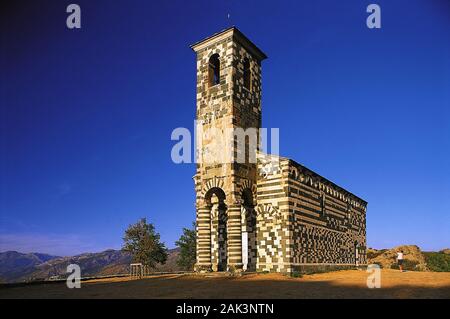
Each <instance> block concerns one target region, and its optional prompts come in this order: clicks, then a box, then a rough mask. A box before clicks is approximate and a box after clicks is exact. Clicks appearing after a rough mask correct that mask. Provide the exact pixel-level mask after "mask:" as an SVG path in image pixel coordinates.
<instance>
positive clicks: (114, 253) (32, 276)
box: [0, 249, 180, 282]
mask: <svg viewBox="0 0 450 319" xmlns="http://www.w3.org/2000/svg"><path fill="white" fill-rule="evenodd" d="M178 253H179V252H178V249H171V250H169V256H168V259H167V262H166V263H165V264H164V265H158V266H157V267H156V269H155V271H158V272H166V271H177V270H180V269H179V267H178V266H177V264H176V259H177V256H178ZM130 263H131V256H130V255H129V254H128V253H125V252H123V251H120V250H112V249H111V250H105V251H103V252H99V253H85V254H80V255H76V256H71V257H58V256H50V255H45V254H38V253H32V254H22V253H18V252H12V251H8V252H4V253H0V278H1V280H2V282H19V281H31V280H42V279H48V278H50V277H52V276H58V277H62V278H64V277H66V276H67V273H66V269H67V266H68V265H69V264H78V265H79V266H80V268H81V275H82V276H83V277H90V276H104V275H105V276H106V275H114V274H125V273H128V272H129V265H130Z"/></svg>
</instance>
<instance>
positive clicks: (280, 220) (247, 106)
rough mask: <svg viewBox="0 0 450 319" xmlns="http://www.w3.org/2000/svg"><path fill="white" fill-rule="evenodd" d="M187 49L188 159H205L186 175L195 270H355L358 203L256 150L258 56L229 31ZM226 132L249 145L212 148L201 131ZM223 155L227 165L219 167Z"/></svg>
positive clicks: (361, 244) (360, 233)
mask: <svg viewBox="0 0 450 319" xmlns="http://www.w3.org/2000/svg"><path fill="white" fill-rule="evenodd" d="M191 48H192V49H193V51H194V52H195V53H196V57H197V59H196V61H197V64H196V65H197V85H196V88H197V91H196V103H197V111H196V123H197V124H196V130H197V132H196V139H197V143H196V154H197V156H201V155H205V154H209V155H211V154H213V159H212V160H211V159H210V160H199V161H197V164H196V165H197V167H196V174H195V176H194V183H195V192H196V202H195V204H196V235H197V243H196V264H195V270H196V271H198V272H207V271H230V272H243V271H247V272H249V271H250V272H253V271H257V272H264V271H268V272H282V273H293V272H304V271H309V270H319V269H321V270H327V269H345V268H355V267H358V266H362V265H365V264H366V207H367V202H366V201H364V200H363V199H361V198H359V197H358V196H356V195H354V194H352V193H351V192H349V191H347V190H345V189H343V188H342V187H340V186H338V185H336V184H334V183H333V182H331V181H329V180H328V179H326V178H324V177H322V176H321V175H319V174H317V173H316V172H314V171H312V170H310V169H308V168H307V167H305V166H303V165H301V164H299V163H297V162H296V161H294V160H292V159H289V158H284V157H281V156H278V155H270V154H265V153H263V152H262V151H261V145H260V144H261V143H260V141H261V133H260V132H261V130H260V129H261V123H262V121H261V116H262V109H261V93H262V92H261V72H262V61H263V60H265V59H266V58H267V56H266V55H265V54H264V52H263V51H261V50H260V49H259V48H258V47H257V46H256V45H255V44H254V43H252V42H251V41H250V40H249V39H248V38H247V37H246V36H245V35H244V34H243V33H242V32H240V31H239V30H238V29H237V28H236V27H231V28H228V29H226V30H223V31H221V32H219V33H216V34H214V35H212V36H210V37H208V38H206V39H204V40H202V41H199V42H197V43H195V44H193V45H192V46H191ZM229 129H231V130H234V132H237V131H238V130H240V131H241V132H242V131H243V132H254V134H256V138H254V139H253V138H252V136H251V134H250V133H249V134H248V135H249V136H245V137H244V139H243V141H244V142H242V141H241V143H239V142H238V141H237V139H238V137H237V136H236V135H233V133H232V134H231V137H230V140H229V141H228V142H229V143H225V144H226V145H225V146H223V145H222V144H219V146H218V144H217V143H218V142H217V141H218V140H219V138H218V137H217V135H214V134H205V132H211V131H212V132H222V133H223V132H224V131H226V130H229ZM281 129H282V128H281ZM199 131H201V132H202V133H199ZM234 134H235V133H234ZM227 136H228V135H227ZM254 140H256V143H252V141H254ZM239 146H243V149H242V147H239ZM218 148H219V151H218V152H217V149H218ZM211 149H216V152H214V151H211ZM228 149H229V150H230V152H229V155H230V160H222V156H221V155H223V154H224V153H228ZM219 158H220V159H219ZM242 158H243V160H242ZM203 159H204V158H203Z"/></svg>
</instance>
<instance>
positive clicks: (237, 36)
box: [191, 26, 267, 61]
mask: <svg viewBox="0 0 450 319" xmlns="http://www.w3.org/2000/svg"><path fill="white" fill-rule="evenodd" d="M231 34H232V35H233V37H234V40H235V41H237V42H239V43H240V44H241V45H242V46H244V47H245V48H246V49H247V50H248V51H249V52H250V53H251V54H252V55H254V56H255V57H256V58H257V59H258V60H259V61H262V60H264V59H266V58H267V55H266V54H265V53H264V52H263V51H261V49H259V48H258V47H257V46H256V45H255V44H254V43H253V42H252V41H250V40H249V39H248V38H247V37H246V36H245V35H244V34H243V33H242V32H241V31H239V29H238V28H236V27H235V26H232V27H230V28H227V29H225V30H222V31H220V32H217V33H214V34H213V35H211V36H209V37H207V38H205V39H203V40H201V41H198V42H196V43H194V44H192V45H191V49H192V50H194V51H196V52H197V51H199V50H201V49H204V48H205V47H207V46H208V45H210V44H211V43H214V42H216V41H219V40H222V39H223V38H225V37H227V36H229V35H231Z"/></svg>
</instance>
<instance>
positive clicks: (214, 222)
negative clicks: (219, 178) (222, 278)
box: [211, 203, 220, 271]
mask: <svg viewBox="0 0 450 319" xmlns="http://www.w3.org/2000/svg"><path fill="white" fill-rule="evenodd" d="M219 215H220V213H219V204H217V203H216V204H213V205H212V207H211V268H212V271H218V270H219V258H220V256H219Z"/></svg>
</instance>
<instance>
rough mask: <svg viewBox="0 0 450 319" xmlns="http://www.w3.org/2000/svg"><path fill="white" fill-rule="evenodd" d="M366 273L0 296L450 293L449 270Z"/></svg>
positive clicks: (18, 291)
mask: <svg viewBox="0 0 450 319" xmlns="http://www.w3.org/2000/svg"><path fill="white" fill-rule="evenodd" d="M368 275H369V274H368V273H367V272H365V271H362V270H346V271H336V272H330V273H323V274H315V275H305V276H303V277H302V278H291V277H288V276H284V275H281V274H247V275H244V276H241V277H230V276H226V275H224V274H208V275H199V274H189V275H161V276H154V277H149V278H145V279H141V280H131V279H130V278H127V277H122V278H110V279H102V280H91V281H83V282H82V283H81V288H80V289H68V288H67V287H66V285H65V283H53V284H40V285H29V286H20V287H8V288H5V287H2V288H0V298H89V299H92V298H217V299H224V298H262V299H264V298H450V273H436V272H404V273H400V272H399V271H396V270H391V269H386V270H384V269H383V270H382V272H381V288H379V289H376V288H374V289H369V288H367V284H366V282H367V277H368Z"/></svg>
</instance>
